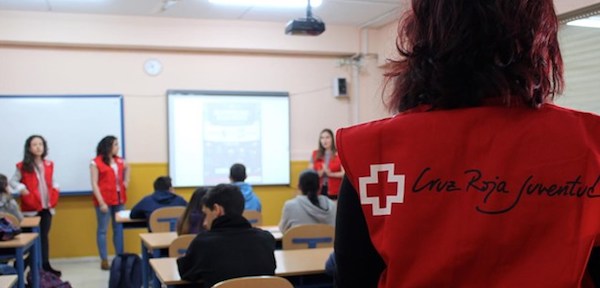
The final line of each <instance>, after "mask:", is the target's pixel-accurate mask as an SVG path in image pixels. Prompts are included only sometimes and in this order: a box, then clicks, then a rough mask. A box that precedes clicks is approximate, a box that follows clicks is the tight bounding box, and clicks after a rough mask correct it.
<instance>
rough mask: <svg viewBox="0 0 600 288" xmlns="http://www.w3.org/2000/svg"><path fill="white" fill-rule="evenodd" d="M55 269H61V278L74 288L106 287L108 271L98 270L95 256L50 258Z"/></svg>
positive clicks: (98, 265) (98, 261) (97, 259)
mask: <svg viewBox="0 0 600 288" xmlns="http://www.w3.org/2000/svg"><path fill="white" fill-rule="evenodd" d="M50 263H51V264H52V266H53V267H54V268H55V269H58V270H60V271H62V277H61V279H62V280H63V281H69V283H71V286H73V287H74V288H106V287H108V278H109V271H104V270H100V259H99V258H97V257H86V258H68V259H50Z"/></svg>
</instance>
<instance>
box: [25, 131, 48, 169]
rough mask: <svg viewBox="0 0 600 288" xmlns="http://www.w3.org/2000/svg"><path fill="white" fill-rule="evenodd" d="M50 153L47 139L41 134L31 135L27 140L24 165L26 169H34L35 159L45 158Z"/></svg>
mask: <svg viewBox="0 0 600 288" xmlns="http://www.w3.org/2000/svg"><path fill="white" fill-rule="evenodd" d="M46 155H48V145H47V143H46V139H44V137H42V136H40V135H31V136H29V137H28V138H27V140H25V147H24V152H23V166H24V168H25V170H26V171H33V165H34V160H35V159H36V158H41V159H44V158H46Z"/></svg>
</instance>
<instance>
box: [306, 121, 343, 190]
mask: <svg viewBox="0 0 600 288" xmlns="http://www.w3.org/2000/svg"><path fill="white" fill-rule="evenodd" d="M308 166H309V167H308V168H310V169H314V170H315V171H317V173H319V178H320V180H321V194H323V195H325V196H328V197H329V198H331V199H337V195H338V190H339V189H340V183H342V178H343V177H344V167H342V163H341V162H340V158H339V157H338V153H337V149H336V148H335V140H334V138H333V131H331V129H323V131H321V134H319V149H317V150H315V151H313V153H312V156H311V157H310V164H309V165H308Z"/></svg>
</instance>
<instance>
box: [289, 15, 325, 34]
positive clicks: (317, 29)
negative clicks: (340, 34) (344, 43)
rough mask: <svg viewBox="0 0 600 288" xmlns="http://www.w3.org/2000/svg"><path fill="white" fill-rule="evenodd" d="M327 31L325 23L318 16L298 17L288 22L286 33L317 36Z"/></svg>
mask: <svg viewBox="0 0 600 288" xmlns="http://www.w3.org/2000/svg"><path fill="white" fill-rule="evenodd" d="M323 31H325V23H323V21H321V20H319V19H317V18H313V17H311V18H298V19H294V20H292V21H290V22H288V23H287V25H286V26H285V34H290V35H310V36H317V35H320V34H321V33H323Z"/></svg>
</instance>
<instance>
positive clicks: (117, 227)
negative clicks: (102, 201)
mask: <svg viewBox="0 0 600 288" xmlns="http://www.w3.org/2000/svg"><path fill="white" fill-rule="evenodd" d="M112 221H115V220H114V218H113V220H112ZM114 227H115V230H117V231H114V232H115V234H117V233H118V232H121V233H119V234H117V235H121V237H119V238H117V242H118V243H117V246H116V247H115V249H116V248H117V247H123V252H125V244H124V241H123V237H125V233H123V223H116V225H115V226H114ZM115 253H116V254H119V251H115Z"/></svg>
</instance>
